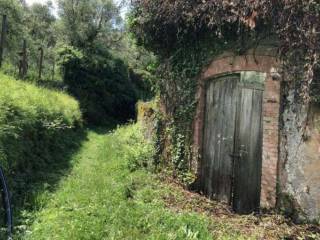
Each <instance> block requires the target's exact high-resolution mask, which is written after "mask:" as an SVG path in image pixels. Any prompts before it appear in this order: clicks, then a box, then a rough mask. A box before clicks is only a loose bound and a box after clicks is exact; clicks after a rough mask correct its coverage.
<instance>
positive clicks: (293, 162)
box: [279, 91, 320, 221]
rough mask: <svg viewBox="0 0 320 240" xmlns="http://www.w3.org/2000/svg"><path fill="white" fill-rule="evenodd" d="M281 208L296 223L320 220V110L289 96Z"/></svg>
mask: <svg viewBox="0 0 320 240" xmlns="http://www.w3.org/2000/svg"><path fill="white" fill-rule="evenodd" d="M280 146H281V158H280V164H279V169H280V174H279V183H280V184H279V187H280V192H281V194H280V196H279V207H281V208H282V209H283V210H284V212H286V213H287V214H289V215H290V216H291V217H293V218H295V219H296V220H303V221H304V220H315V221H319V220H320V108H319V106H310V107H308V106H304V105H300V104H297V103H295V102H294V92H293V91H291V92H289V94H287V95H286V98H285V106H284V111H283V114H282V127H281V144H280Z"/></svg>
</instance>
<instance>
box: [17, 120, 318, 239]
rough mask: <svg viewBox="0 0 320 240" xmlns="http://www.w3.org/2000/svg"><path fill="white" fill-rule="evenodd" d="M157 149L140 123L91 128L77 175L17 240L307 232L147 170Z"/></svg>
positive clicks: (44, 200)
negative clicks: (229, 210)
mask: <svg viewBox="0 0 320 240" xmlns="http://www.w3.org/2000/svg"><path fill="white" fill-rule="evenodd" d="M151 149H152V148H151V146H150V145H149V144H147V143H146V142H144V141H143V138H142V136H141V131H139V128H138V126H137V125H130V126H126V127H121V128H119V129H117V130H116V131H114V132H111V133H99V132H95V131H89V132H88V137H87V140H86V141H85V142H84V143H83V144H82V145H81V148H80V150H79V151H78V152H77V153H75V154H74V155H73V156H72V159H71V165H72V169H71V171H70V172H69V174H68V175H67V176H64V177H62V178H61V179H60V181H59V183H58V184H57V186H55V187H54V188H52V189H54V190H53V191H51V192H48V191H44V192H43V193H41V194H39V195H38V196H37V201H35V202H36V203H37V206H36V207H35V209H36V210H34V211H33V212H29V213H26V215H28V216H29V218H27V219H32V220H29V223H26V225H27V227H26V230H25V231H23V234H20V236H16V238H15V239H28V240H30V239H32V240H82V239H84V240H95V239H96V240H103V239H106V240H113V239H117V240H126V239H128V240H143V239H148V240H149V239H150V240H153V239H154V240H171V239H172V240H196V239H201V240H206V239H222V240H234V239H238V240H244V239H286V238H285V237H286V236H292V234H294V235H296V236H297V235H300V236H304V235H305V234H304V233H303V232H301V231H300V230H299V229H298V230H297V229H295V228H292V227H289V226H288V225H287V223H286V221H285V220H284V219H283V218H279V217H278V216H274V217H272V216H271V217H264V218H263V217H255V216H246V217H243V216H238V215H233V214H226V211H224V210H221V209H223V206H221V205H219V204H217V203H215V202H212V201H209V200H207V199H206V198H204V197H201V196H199V195H197V194H193V193H190V192H187V191H185V190H183V189H182V188H181V187H179V186H178V185H176V184H173V183H170V182H167V181H165V178H163V180H160V179H161V178H159V176H155V175H153V174H151V173H148V172H147V171H145V170H141V169H142V168H141V166H142V165H143V166H146V165H148V164H147V163H148V161H150V159H151V155H152V151H151ZM297 231H298V232H297ZM310 236H311V235H310ZM314 236H315V238H314V239H317V236H316V235H314ZM287 239H300V238H287ZM301 239H304V238H301ZM310 239H313V238H310Z"/></svg>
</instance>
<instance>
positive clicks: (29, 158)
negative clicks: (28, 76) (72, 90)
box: [0, 73, 82, 173]
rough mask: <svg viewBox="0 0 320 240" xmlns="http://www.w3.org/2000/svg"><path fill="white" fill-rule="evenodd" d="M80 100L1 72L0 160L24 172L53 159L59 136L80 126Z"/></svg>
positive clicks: (8, 169)
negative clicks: (77, 100)
mask: <svg viewBox="0 0 320 240" xmlns="http://www.w3.org/2000/svg"><path fill="white" fill-rule="evenodd" d="M81 121H82V119H81V113H80V109H79V105H78V103H77V102H76V101H75V100H74V99H73V98H71V97H69V96H68V95H66V94H63V93H59V92H55V91H50V90H46V89H42V88H37V87H36V86H34V85H31V84H27V83H22V82H18V81H16V80H14V79H12V78H10V77H8V76H6V75H4V74H2V73H0V163H1V166H3V167H5V169H6V170H7V171H10V172H11V173H12V172H14V171H16V170H21V171H23V172H25V173H27V172H28V171H32V169H34V168H36V167H37V166H38V167H39V166H43V165H44V164H47V163H48V162H50V161H54V158H53V156H52V155H51V154H52V153H53V151H56V150H57V149H59V148H60V147H63V142H64V141H63V139H61V138H60V136H61V135H62V134H63V133H64V134H66V135H67V133H68V131H70V130H72V129H74V128H77V127H79V126H80V125H81Z"/></svg>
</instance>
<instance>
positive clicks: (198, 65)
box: [129, 0, 320, 181]
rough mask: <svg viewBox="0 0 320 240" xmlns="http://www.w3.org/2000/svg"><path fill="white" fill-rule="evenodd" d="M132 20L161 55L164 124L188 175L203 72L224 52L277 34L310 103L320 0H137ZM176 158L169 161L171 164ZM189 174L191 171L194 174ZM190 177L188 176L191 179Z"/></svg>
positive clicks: (142, 39) (176, 164)
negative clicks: (198, 88) (198, 92)
mask: <svg viewBox="0 0 320 240" xmlns="http://www.w3.org/2000/svg"><path fill="white" fill-rule="evenodd" d="M132 2H133V11H132V14H131V17H130V19H129V25H130V28H131V31H132V33H133V34H134V35H135V37H136V39H137V40H138V43H140V44H141V45H143V46H145V47H146V48H147V49H149V50H151V51H153V52H155V53H156V54H157V55H158V56H159V59H160V61H161V65H160V67H159V74H158V81H157V82H156V85H157V86H156V88H157V91H158V92H159V94H160V96H161V101H162V104H163V105H164V107H165V114H166V116H165V117H163V119H164V121H165V122H166V124H164V125H165V129H164V130H163V131H162V133H163V134H164V135H166V137H164V138H165V139H167V140H168V139H169V140H170V143H169V144H167V145H170V147H168V149H167V151H169V155H170V159H171V161H169V162H170V163H171V165H172V166H173V169H174V172H178V173H179V174H178V176H180V175H181V176H182V178H184V177H185V176H186V175H188V173H189V172H190V170H192V169H191V168H192V167H191V166H190V158H192V156H194V153H193V152H192V151H193V150H192V139H191V137H192V121H193V116H194V111H195V106H196V101H195V98H194V97H193V96H195V93H196V84H197V81H196V79H197V78H198V77H199V75H200V74H201V70H202V69H203V68H204V67H205V66H206V65H207V64H208V63H209V61H210V60H211V59H212V58H213V57H214V56H215V55H217V54H219V53H221V52H222V51H223V50H225V49H233V50H234V52H236V53H238V54H240V55H241V54H244V53H245V51H246V50H247V49H248V48H249V47H250V46H254V45H255V44H256V43H258V42H259V40H260V39H261V38H262V37H263V36H268V35H271V34H272V35H274V36H275V38H276V39H278V42H279V56H280V58H281V59H282V60H283V62H284V63H285V64H284V66H285V67H286V66H288V68H287V69H286V70H287V72H289V74H288V76H287V77H288V78H289V79H290V80H291V81H289V85H290V87H291V88H295V91H296V92H297V94H296V99H297V100H296V101H300V102H301V103H304V104H307V103H308V102H309V101H310V99H311V96H312V95H315V94H314V93H313V94H312V95H311V93H312V91H311V86H314V79H315V73H316V71H317V68H318V67H319V54H320V48H319V42H320V41H319V40H320V34H319V33H320V21H319V19H320V2H319V0H280V1H279V0H215V1H213V0H175V1H173V0H133V1H132ZM169 165H170V164H169ZM188 176H189V175H188ZM187 181H189V180H187Z"/></svg>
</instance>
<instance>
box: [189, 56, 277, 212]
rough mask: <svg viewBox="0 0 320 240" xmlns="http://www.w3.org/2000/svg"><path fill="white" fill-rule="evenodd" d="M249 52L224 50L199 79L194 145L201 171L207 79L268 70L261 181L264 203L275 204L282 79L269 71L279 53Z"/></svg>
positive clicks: (274, 64)
mask: <svg viewBox="0 0 320 240" xmlns="http://www.w3.org/2000/svg"><path fill="white" fill-rule="evenodd" d="M266 53H267V51H265V54H264V55H263V54H261V55H256V54H255V55H254V54H253V53H252V54H250V53H248V55H246V56H234V55H233V54H230V53H224V54H222V55H221V56H219V57H218V58H216V59H215V60H214V61H212V63H211V64H210V65H209V67H208V68H206V69H205V70H204V72H203V74H202V76H201V78H200V80H199V84H198V92H197V96H196V97H197V100H198V107H197V111H196V116H195V121H194V146H195V148H196V150H197V151H199V153H200V161H199V163H198V174H200V171H199V170H200V165H201V151H202V149H201V147H202V138H203V129H204V111H205V89H204V86H205V84H204V83H205V82H206V81H207V80H208V79H212V78H214V77H215V76H219V75H220V74H226V73H235V72H241V71H257V72H263V73H266V74H267V77H266V81H265V91H264V101H263V124H264V126H263V156H262V158H263V161H262V179H261V180H262V181H261V206H262V207H267V208H270V207H275V204H276V185H277V176H278V173H277V171H278V170H277V169H278V167H277V165H278V158H279V112H280V82H279V81H274V80H273V79H272V77H271V75H270V70H271V68H276V67H277V66H278V65H279V62H278V61H277V59H276V57H274V56H272V54H266Z"/></svg>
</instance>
